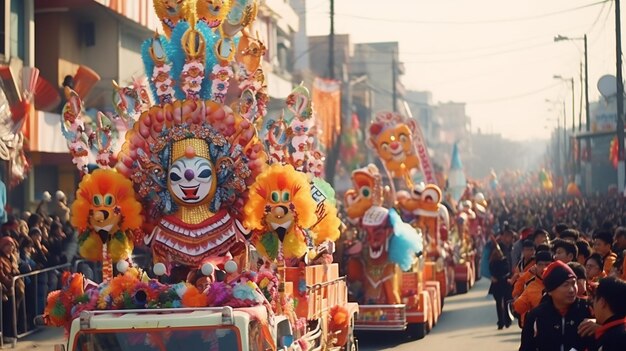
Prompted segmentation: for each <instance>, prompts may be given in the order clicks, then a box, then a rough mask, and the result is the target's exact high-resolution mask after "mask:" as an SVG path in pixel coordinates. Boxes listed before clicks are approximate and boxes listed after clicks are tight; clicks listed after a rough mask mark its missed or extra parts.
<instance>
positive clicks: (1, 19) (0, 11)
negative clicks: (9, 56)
mask: <svg viewBox="0 0 626 351" xmlns="http://www.w3.org/2000/svg"><path fill="white" fill-rule="evenodd" d="M5 1H6V0H0V54H2V55H4V54H5V53H6V49H5V45H6V43H5V42H4V25H5V23H6V13H5V8H4V7H5Z"/></svg>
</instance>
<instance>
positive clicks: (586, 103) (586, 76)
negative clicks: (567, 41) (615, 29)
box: [583, 34, 591, 143]
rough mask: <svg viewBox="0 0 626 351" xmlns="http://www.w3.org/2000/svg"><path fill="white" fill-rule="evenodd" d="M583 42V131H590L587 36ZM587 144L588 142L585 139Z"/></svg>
mask: <svg viewBox="0 0 626 351" xmlns="http://www.w3.org/2000/svg"><path fill="white" fill-rule="evenodd" d="M583 40H584V42H585V123H586V124H587V125H586V126H585V130H586V131H587V132H589V131H591V115H590V113H589V60H588V59H587V34H585V36H584V37H583ZM587 143H589V140H588V139H587Z"/></svg>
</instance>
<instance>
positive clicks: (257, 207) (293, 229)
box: [244, 164, 317, 262]
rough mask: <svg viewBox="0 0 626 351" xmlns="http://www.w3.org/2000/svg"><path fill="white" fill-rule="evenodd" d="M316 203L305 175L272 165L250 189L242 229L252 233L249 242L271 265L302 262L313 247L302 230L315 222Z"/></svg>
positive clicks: (284, 166) (291, 167)
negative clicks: (276, 262)
mask: <svg viewBox="0 0 626 351" xmlns="http://www.w3.org/2000/svg"><path fill="white" fill-rule="evenodd" d="M316 207H317V205H316V202H315V200H313V197H312V195H311V190H310V185H309V181H308V179H307V176H306V175H305V174H304V173H301V172H298V171H296V170H295V169H294V168H293V166H291V165H281V164H273V165H271V166H270V167H269V168H268V169H267V170H266V171H265V172H263V173H261V174H260V175H259V176H258V177H257V179H256V182H255V183H254V184H253V185H252V187H251V188H250V194H249V199H248V202H247V203H246V205H245V207H244V213H245V215H246V219H245V222H244V225H245V226H246V227H247V228H249V229H251V230H253V231H255V233H254V234H253V239H252V242H253V244H254V246H255V247H256V248H257V250H259V253H260V254H261V256H263V257H265V258H266V259H269V260H271V261H274V260H281V258H282V259H284V260H285V261H287V262H289V261H294V260H296V261H297V260H298V259H300V258H302V257H303V256H304V255H305V254H306V253H307V252H308V249H309V247H310V246H311V244H312V238H311V237H310V235H309V234H308V233H307V231H306V230H305V229H308V228H310V227H311V226H313V225H314V224H315V223H316V222H317V216H316V213H315V212H316V211H315V210H316Z"/></svg>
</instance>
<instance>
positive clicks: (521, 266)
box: [510, 240, 535, 285]
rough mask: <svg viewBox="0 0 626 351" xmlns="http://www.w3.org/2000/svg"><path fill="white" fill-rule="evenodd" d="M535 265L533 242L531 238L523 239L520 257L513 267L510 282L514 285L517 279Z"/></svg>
mask: <svg viewBox="0 0 626 351" xmlns="http://www.w3.org/2000/svg"><path fill="white" fill-rule="evenodd" d="M534 265H535V243H533V242H532V240H524V242H523V243H522V257H521V258H520V260H519V262H517V264H516V265H515V267H513V276H512V277H511V280H510V283H511V285H514V284H515V282H516V281H517V279H518V278H519V277H520V276H521V275H522V274H523V273H524V272H527V271H528V270H529V269H530V268H531V267H532V266H534Z"/></svg>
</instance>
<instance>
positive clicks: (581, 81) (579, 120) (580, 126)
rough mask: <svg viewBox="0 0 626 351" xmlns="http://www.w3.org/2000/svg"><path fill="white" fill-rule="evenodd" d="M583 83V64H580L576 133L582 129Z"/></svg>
mask: <svg viewBox="0 0 626 351" xmlns="http://www.w3.org/2000/svg"><path fill="white" fill-rule="evenodd" d="M584 85H585V81H583V63H582V62H581V63H580V105H579V106H578V107H579V108H578V132H579V133H580V132H581V131H582V129H583V89H584V88H583V87H584Z"/></svg>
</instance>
